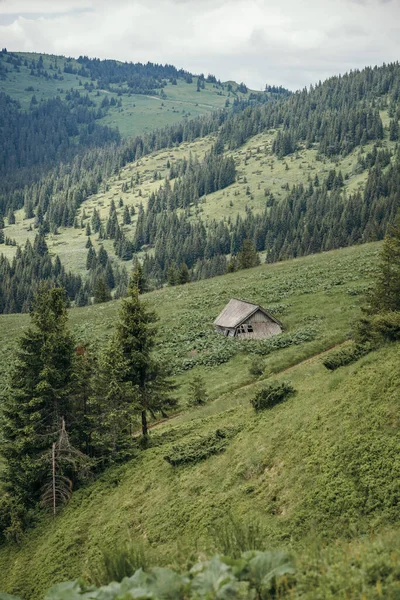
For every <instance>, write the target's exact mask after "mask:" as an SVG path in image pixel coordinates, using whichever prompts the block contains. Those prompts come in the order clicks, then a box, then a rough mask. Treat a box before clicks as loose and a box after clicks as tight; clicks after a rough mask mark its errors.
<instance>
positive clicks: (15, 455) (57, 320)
mask: <svg viewBox="0 0 400 600" xmlns="http://www.w3.org/2000/svg"><path fill="white" fill-rule="evenodd" d="M31 320H32V327H30V328H29V329H28V330H27V331H26V332H25V333H24V335H23V336H22V338H21V339H20V341H19V347H18V352H17V363H16V365H15V368H14V371H13V373H12V379H11V389H10V392H9V397H8V399H7V403H6V406H5V409H4V415H5V422H4V425H3V435H4V444H3V447H2V455H3V457H4V458H5V460H6V467H5V473H4V479H5V482H6V486H7V489H8V490H9V491H10V494H11V496H12V498H15V499H16V500H17V501H18V502H20V503H21V504H23V505H24V506H25V507H27V508H28V507H31V506H33V505H34V504H35V502H36V501H37V500H38V498H39V496H40V489H41V486H42V485H43V481H44V477H45V472H46V468H47V465H46V460H45V459H44V453H46V451H47V450H48V449H49V448H50V447H51V443H52V442H53V441H54V440H55V437H56V436H57V432H58V430H59V424H60V420H61V418H65V419H66V421H67V423H70V422H71V421H72V420H73V410H72V407H71V405H70V401H69V395H70V393H71V390H72V379H73V366H74V365H73V353H74V341H73V338H72V335H71V333H70V331H69V329H68V327H67V312H66V308H65V294H64V291H63V290H61V289H59V288H54V289H48V288H46V287H43V288H42V289H41V291H40V293H39V294H38V295H37V296H36V299H35V305H34V310H33V312H32V313H31Z"/></svg>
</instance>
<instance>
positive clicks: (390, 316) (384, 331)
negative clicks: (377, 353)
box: [371, 311, 400, 342]
mask: <svg viewBox="0 0 400 600" xmlns="http://www.w3.org/2000/svg"><path fill="white" fill-rule="evenodd" d="M371 325H372V327H373V329H374V330H375V332H376V333H377V335H378V336H379V337H380V338H381V339H382V341H384V342H397V341H398V340H400V311H397V312H394V311H390V312H386V313H381V314H378V315H375V316H374V317H373V318H372V319H371Z"/></svg>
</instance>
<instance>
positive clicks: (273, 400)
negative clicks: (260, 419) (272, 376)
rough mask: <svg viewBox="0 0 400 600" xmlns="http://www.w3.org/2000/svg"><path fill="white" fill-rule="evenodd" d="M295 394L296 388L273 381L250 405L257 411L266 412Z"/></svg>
mask: <svg viewBox="0 0 400 600" xmlns="http://www.w3.org/2000/svg"><path fill="white" fill-rule="evenodd" d="M295 392H296V390H295V389H294V387H293V386H292V385H291V384H290V383H289V382H287V381H281V382H279V381H271V382H270V383H269V384H268V385H267V386H266V387H264V388H263V389H262V390H259V391H258V392H257V393H256V395H255V396H254V398H252V399H251V400H250V404H251V405H252V407H253V408H254V409H255V410H256V411H259V410H265V409H266V408H272V407H273V406H275V405H276V404H279V403H280V402H283V401H284V400H286V399H287V398H288V397H289V396H291V395H292V394H294V393H295Z"/></svg>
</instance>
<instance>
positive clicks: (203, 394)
mask: <svg viewBox="0 0 400 600" xmlns="http://www.w3.org/2000/svg"><path fill="white" fill-rule="evenodd" d="M189 393H190V397H189V401H188V404H189V406H202V405H203V404H205V403H206V402H207V400H208V398H207V390H206V384H205V381H204V378H203V377H202V376H201V375H195V376H194V377H193V379H192V381H191V382H190V383H189Z"/></svg>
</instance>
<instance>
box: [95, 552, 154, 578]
mask: <svg viewBox="0 0 400 600" xmlns="http://www.w3.org/2000/svg"><path fill="white" fill-rule="evenodd" d="M147 567H148V557H147V555H146V552H145V549H144V546H143V544H141V543H133V542H127V543H126V544H125V545H119V546H117V547H116V548H103V549H102V550H101V563H100V565H99V566H97V567H96V568H93V569H92V570H91V571H90V579H91V580H92V581H94V583H95V584H96V585H106V584H107V583H109V582H110V581H121V580H122V579H123V578H124V577H132V575H133V574H134V573H135V571H137V570H138V569H146V568H147Z"/></svg>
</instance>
